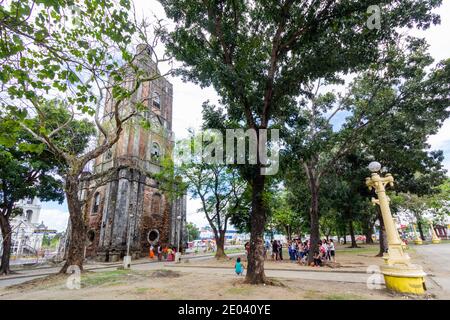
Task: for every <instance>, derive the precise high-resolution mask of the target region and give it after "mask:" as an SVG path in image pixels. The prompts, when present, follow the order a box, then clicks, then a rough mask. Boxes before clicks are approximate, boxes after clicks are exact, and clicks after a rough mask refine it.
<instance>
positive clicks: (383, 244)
mask: <svg viewBox="0 0 450 320" xmlns="http://www.w3.org/2000/svg"><path fill="white" fill-rule="evenodd" d="M377 215H378V221H379V222H380V235H379V238H380V251H379V252H378V254H377V255H376V257H382V256H383V254H384V253H385V252H387V251H388V242H387V235H386V229H385V227H384V221H383V216H382V214H381V210H380V208H379V207H378V206H377Z"/></svg>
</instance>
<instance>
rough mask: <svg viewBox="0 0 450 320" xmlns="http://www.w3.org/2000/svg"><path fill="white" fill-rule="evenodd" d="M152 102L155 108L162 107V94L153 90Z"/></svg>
mask: <svg viewBox="0 0 450 320" xmlns="http://www.w3.org/2000/svg"><path fill="white" fill-rule="evenodd" d="M152 104H153V106H154V107H155V108H158V109H161V96H160V94H159V93H158V92H156V91H154V92H153V98H152Z"/></svg>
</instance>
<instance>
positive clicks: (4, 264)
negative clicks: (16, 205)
mask: <svg viewBox="0 0 450 320" xmlns="http://www.w3.org/2000/svg"><path fill="white" fill-rule="evenodd" d="M0 227H1V230H2V237H3V244H2V247H3V253H2V261H1V265H0V275H6V274H9V273H10V272H11V270H10V269H9V259H10V256H11V238H12V234H11V232H12V230H11V225H10V223H9V214H7V215H6V216H5V215H3V214H2V213H0Z"/></svg>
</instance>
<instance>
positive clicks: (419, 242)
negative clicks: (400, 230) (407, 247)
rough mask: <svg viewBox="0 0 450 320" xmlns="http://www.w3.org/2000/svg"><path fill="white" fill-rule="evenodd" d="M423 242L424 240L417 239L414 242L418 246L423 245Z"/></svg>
mask: <svg viewBox="0 0 450 320" xmlns="http://www.w3.org/2000/svg"><path fill="white" fill-rule="evenodd" d="M422 243H423V242H422V239H416V240H414V244H417V245H420V244H422Z"/></svg>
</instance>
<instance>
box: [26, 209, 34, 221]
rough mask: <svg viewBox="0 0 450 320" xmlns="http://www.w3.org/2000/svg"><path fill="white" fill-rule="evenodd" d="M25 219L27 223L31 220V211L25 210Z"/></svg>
mask: <svg viewBox="0 0 450 320" xmlns="http://www.w3.org/2000/svg"><path fill="white" fill-rule="evenodd" d="M26 219H27V221H28V222H31V220H32V219H33V210H27V215H26Z"/></svg>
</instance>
